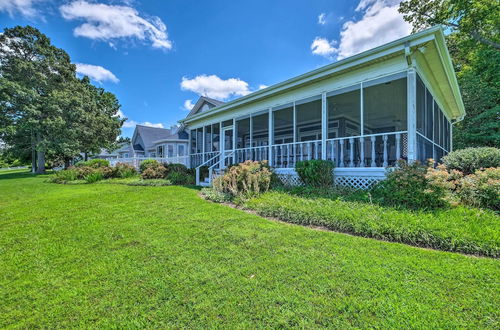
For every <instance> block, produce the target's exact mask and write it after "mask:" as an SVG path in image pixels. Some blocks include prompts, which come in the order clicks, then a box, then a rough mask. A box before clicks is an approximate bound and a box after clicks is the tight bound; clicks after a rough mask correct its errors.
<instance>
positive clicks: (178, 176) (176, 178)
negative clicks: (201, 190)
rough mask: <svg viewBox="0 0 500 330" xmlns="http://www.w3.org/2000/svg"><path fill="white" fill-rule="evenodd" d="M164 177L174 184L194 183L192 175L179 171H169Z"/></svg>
mask: <svg viewBox="0 0 500 330" xmlns="http://www.w3.org/2000/svg"><path fill="white" fill-rule="evenodd" d="M166 179H167V180H169V181H170V182H172V184H174V185H188V184H195V182H194V181H195V178H194V177H193V176H192V175H189V174H186V173H181V172H169V173H168V174H167V176H166Z"/></svg>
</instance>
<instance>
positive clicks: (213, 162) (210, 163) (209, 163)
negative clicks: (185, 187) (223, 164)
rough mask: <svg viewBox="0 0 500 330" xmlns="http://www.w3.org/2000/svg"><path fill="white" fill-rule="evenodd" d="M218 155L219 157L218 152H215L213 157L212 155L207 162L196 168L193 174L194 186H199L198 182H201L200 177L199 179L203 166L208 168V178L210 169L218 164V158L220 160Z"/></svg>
mask: <svg viewBox="0 0 500 330" xmlns="http://www.w3.org/2000/svg"><path fill="white" fill-rule="evenodd" d="M220 155H221V153H220V152H216V153H215V155H213V156H212V157H211V158H209V159H208V160H206V161H204V162H202V163H201V164H199V165H198V166H196V169H195V172H196V184H197V185H199V184H200V181H201V177H200V172H201V168H202V167H203V166H207V167H208V168H209V176H210V168H212V167H213V166H215V165H217V164H219V162H220V158H221V157H220ZM210 182H211V181H210Z"/></svg>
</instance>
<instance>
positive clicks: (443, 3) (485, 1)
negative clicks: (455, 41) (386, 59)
mask: <svg viewBox="0 0 500 330" xmlns="http://www.w3.org/2000/svg"><path fill="white" fill-rule="evenodd" d="M498 6H499V5H498V0H474V1H471V0H406V1H403V2H401V4H400V6H399V12H400V13H403V14H404V16H403V17H404V19H405V20H406V21H407V22H409V23H411V24H412V25H413V30H414V31H419V30H422V29H425V28H428V27H430V26H433V25H437V24H441V25H445V26H448V27H450V28H451V29H453V30H457V31H460V32H461V33H463V34H466V35H468V36H469V37H470V38H472V39H473V40H475V41H477V42H480V43H482V44H485V45H488V46H491V47H493V48H495V49H500V43H499V35H498V32H499V31H498V29H499V27H500V10H499V9H498V8H499V7H498Z"/></svg>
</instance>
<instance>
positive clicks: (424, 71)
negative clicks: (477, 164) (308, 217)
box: [181, 27, 465, 187]
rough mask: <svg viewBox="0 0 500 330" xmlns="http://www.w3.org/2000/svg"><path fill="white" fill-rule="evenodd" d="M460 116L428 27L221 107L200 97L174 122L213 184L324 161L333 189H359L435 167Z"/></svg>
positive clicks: (439, 45) (288, 175) (286, 172)
mask: <svg viewBox="0 0 500 330" xmlns="http://www.w3.org/2000/svg"><path fill="white" fill-rule="evenodd" d="M464 115H465V110H464V106H463V103H462V99H461V96H460V90H459V87H458V84H457V80H456V77H455V73H454V70H453V66H452V63H451V58H450V55H449V52H448V49H447V47H446V44H445V38H444V34H443V30H442V28H441V27H433V28H430V29H428V30H425V31H422V32H419V33H416V34H413V35H410V36H408V37H405V38H402V39H399V40H396V41H393V42H390V43H388V44H385V45H382V46H380V47H377V48H374V49H371V50H368V51H365V52H363V53H361V54H358V55H355V56H352V57H349V58H346V59H343V60H340V61H338V62H335V63H332V64H330V65H327V66H324V67H321V68H319V69H316V70H314V71H311V72H307V73H305V74H303V75H300V76H298V77H294V78H291V79H289V80H286V81H284V82H281V83H278V84H276V85H273V86H270V87H268V88H265V89H262V90H259V91H257V92H254V93H252V94H249V95H247V96H244V97H241V98H238V99H236V100H233V101H230V102H227V103H222V102H220V101H216V100H213V99H209V98H206V97H202V98H200V100H199V101H198V102H197V104H196V106H195V107H194V108H193V110H192V111H191V112H190V113H189V114H188V116H187V117H186V118H185V119H183V120H182V121H181V122H182V124H183V125H184V126H185V127H187V128H188V129H189V131H190V137H189V152H190V165H191V167H197V168H200V167H201V166H208V167H209V169H210V171H209V173H210V178H211V177H212V174H214V173H216V172H217V171H218V170H220V169H224V168H225V166H227V165H229V164H231V163H238V162H241V161H244V160H247V159H251V160H268V161H269V163H270V165H271V166H273V167H274V168H276V172H277V173H278V174H279V176H280V177H281V178H282V180H288V181H290V182H292V183H293V182H294V181H296V174H295V171H294V169H293V168H294V165H295V163H296V162H297V161H299V160H303V159H326V160H332V161H334V162H335V165H336V169H335V178H336V181H337V182H338V183H340V184H351V185H356V186H358V187H366V186H368V185H370V184H371V183H373V182H374V181H375V180H379V179H380V178H383V177H384V174H385V170H386V168H387V167H389V166H393V165H394V164H395V162H396V161H397V160H398V159H405V160H408V161H415V160H419V161H422V162H425V161H426V160H427V159H428V158H433V159H435V160H439V159H440V158H441V157H442V156H443V155H445V154H446V153H448V152H449V151H450V150H451V149H452V139H451V137H452V131H453V124H454V123H455V122H457V121H459V120H461V119H462V118H463V117H464ZM210 178H208V179H207V180H206V182H207V183H208V184H209V183H210V180H211V179H210ZM197 179H198V181H201V180H203V179H204V178H197Z"/></svg>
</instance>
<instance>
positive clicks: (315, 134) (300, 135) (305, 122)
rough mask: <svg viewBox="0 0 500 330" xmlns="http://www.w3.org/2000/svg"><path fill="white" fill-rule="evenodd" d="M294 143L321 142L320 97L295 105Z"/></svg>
mask: <svg viewBox="0 0 500 330" xmlns="http://www.w3.org/2000/svg"><path fill="white" fill-rule="evenodd" d="M295 116H296V125H297V128H296V129H295V131H296V136H295V139H296V140H295V141H297V142H301V141H313V140H321V95H318V96H315V97H312V98H309V99H306V100H302V101H299V102H296V103H295Z"/></svg>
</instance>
